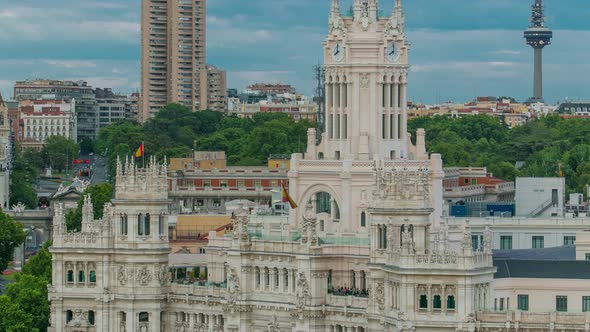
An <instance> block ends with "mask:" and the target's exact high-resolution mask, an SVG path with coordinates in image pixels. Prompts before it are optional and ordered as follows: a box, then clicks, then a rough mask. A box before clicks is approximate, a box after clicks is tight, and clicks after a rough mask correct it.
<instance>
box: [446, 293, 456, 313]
mask: <svg viewBox="0 0 590 332" xmlns="http://www.w3.org/2000/svg"><path fill="white" fill-rule="evenodd" d="M447 310H455V297H454V296H453V295H449V296H447Z"/></svg>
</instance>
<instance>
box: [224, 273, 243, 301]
mask: <svg viewBox="0 0 590 332" xmlns="http://www.w3.org/2000/svg"><path fill="white" fill-rule="evenodd" d="M239 296H240V277H239V276H238V272H237V271H236V269H235V268H231V269H230V270H229V272H228V276H227V299H226V300H227V303H228V305H230V306H233V305H235V303H236V301H237V300H238V298H239Z"/></svg>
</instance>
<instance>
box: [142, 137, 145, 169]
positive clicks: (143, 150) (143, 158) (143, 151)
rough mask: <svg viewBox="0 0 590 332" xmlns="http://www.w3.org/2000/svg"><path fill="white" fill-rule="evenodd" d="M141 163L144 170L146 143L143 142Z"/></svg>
mask: <svg viewBox="0 0 590 332" xmlns="http://www.w3.org/2000/svg"><path fill="white" fill-rule="evenodd" d="M141 163H142V164H143V166H142V168H143V169H145V142H141Z"/></svg>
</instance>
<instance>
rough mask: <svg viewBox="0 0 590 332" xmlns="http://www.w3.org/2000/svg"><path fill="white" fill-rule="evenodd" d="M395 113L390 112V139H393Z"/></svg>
mask: <svg viewBox="0 0 590 332" xmlns="http://www.w3.org/2000/svg"><path fill="white" fill-rule="evenodd" d="M393 125H394V123H393V114H389V139H393Z"/></svg>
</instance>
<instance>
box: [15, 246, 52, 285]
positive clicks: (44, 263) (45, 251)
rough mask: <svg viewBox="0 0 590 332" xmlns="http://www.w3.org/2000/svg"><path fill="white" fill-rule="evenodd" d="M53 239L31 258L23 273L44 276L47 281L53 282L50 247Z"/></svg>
mask: <svg viewBox="0 0 590 332" xmlns="http://www.w3.org/2000/svg"><path fill="white" fill-rule="evenodd" d="M50 246H51V241H47V242H45V244H44V245H43V248H41V250H39V251H38V252H37V253H36V254H35V255H34V256H32V257H31V258H29V260H27V262H26V263H25V265H24V266H23V270H22V273H24V274H28V275H32V276H35V277H39V278H43V279H45V280H46V281H47V283H51V280H52V277H51V271H52V266H51V253H50V252H49V247H50Z"/></svg>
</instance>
